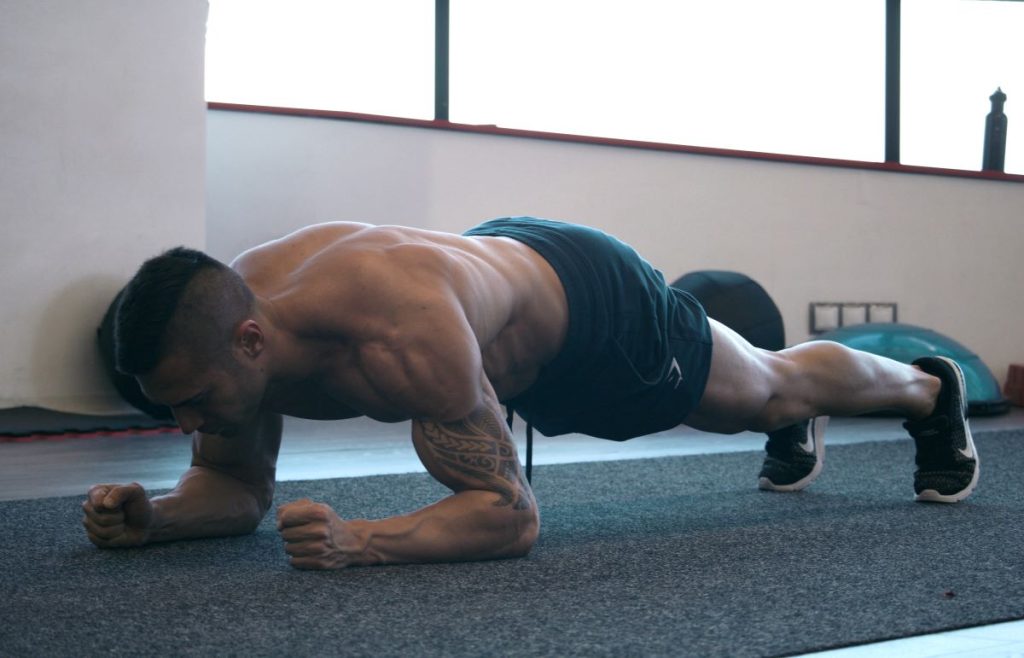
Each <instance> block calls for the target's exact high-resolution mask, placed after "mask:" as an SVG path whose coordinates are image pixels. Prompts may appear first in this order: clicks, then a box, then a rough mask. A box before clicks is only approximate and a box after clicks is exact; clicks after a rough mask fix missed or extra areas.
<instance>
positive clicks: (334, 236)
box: [231, 222, 375, 276]
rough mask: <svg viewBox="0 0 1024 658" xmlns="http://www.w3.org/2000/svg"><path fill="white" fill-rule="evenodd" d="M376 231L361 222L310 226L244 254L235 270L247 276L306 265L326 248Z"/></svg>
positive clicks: (260, 245)
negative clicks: (279, 266)
mask: <svg viewBox="0 0 1024 658" xmlns="http://www.w3.org/2000/svg"><path fill="white" fill-rule="evenodd" d="M373 228H375V227H374V226H373V225H371V224H361V223H358V222H328V223H324V224H314V225H311V226H306V227H303V228H301V229H298V230H296V231H293V232H291V233H288V234H287V235H284V236H282V237H280V238H275V239H273V240H268V241H267V242H264V243H262V244H259V245H257V246H255V247H252V248H250V249H247V250H245V251H243V252H242V253H241V254H239V255H238V256H237V257H236V258H235V259H234V260H233V261H232V262H231V267H232V268H234V269H235V270H236V271H238V272H239V273H240V274H242V276H245V275H246V272H252V271H259V270H260V269H261V268H266V267H268V266H272V265H274V264H280V263H281V262H282V261H284V262H291V263H303V262H306V261H308V260H309V259H310V258H312V257H314V256H315V255H316V254H318V253H320V252H322V251H323V250H324V249H327V248H329V247H330V246H332V245H334V244H336V243H338V242H340V241H342V240H345V239H350V238H352V237H353V236H355V235H356V234H359V233H363V232H366V231H367V230H370V229H373Z"/></svg>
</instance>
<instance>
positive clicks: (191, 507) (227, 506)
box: [147, 466, 270, 543]
mask: <svg viewBox="0 0 1024 658" xmlns="http://www.w3.org/2000/svg"><path fill="white" fill-rule="evenodd" d="M269 497H270V496H269V495H261V494H260V492H257V491H256V490H255V489H254V488H253V487H251V486H249V485H247V484H245V483H244V482H242V481H241V480H237V479H235V478H233V477H231V476H229V475H226V474H224V473H221V472H219V471H216V470H214V469H211V468H207V467H204V466H193V467H192V468H190V469H189V470H188V471H186V472H185V474H184V475H182V477H181V479H180V480H179V481H178V485H177V486H176V487H175V488H174V489H173V490H172V491H170V492H169V493H167V494H165V495H163V496H158V497H156V498H153V500H152V503H153V519H152V522H151V524H150V528H149V537H148V539H147V542H148V543H152V542H161V541H173V540H176V539H196V538H200V537H227V536H232V535H244V534H248V533H250V532H252V531H253V530H255V529H256V526H258V525H259V523H260V520H262V518H263V516H264V514H266V510H267V507H268V506H269Z"/></svg>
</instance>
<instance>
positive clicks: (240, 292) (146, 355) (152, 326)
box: [114, 247, 252, 375]
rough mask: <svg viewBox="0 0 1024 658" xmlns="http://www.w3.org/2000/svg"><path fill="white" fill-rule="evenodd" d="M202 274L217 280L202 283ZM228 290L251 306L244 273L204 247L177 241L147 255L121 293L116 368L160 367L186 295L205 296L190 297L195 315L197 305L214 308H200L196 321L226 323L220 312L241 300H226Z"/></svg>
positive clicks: (208, 324)
mask: <svg viewBox="0 0 1024 658" xmlns="http://www.w3.org/2000/svg"><path fill="white" fill-rule="evenodd" d="M207 275H213V276H212V277H208V276H207ZM201 280H209V281H212V282H213V285H202V286H198V285H197V283H198V282H200V281H201ZM224 284H226V285H224ZM225 288H227V290H225ZM225 293H226V294H227V296H228V297H229V298H234V299H235V300H237V301H240V302H241V303H242V305H243V306H244V307H245V308H246V309H248V308H249V307H250V306H251V303H252V292H251V291H249V288H248V286H246V285H245V282H244V281H242V279H241V277H240V276H238V274H237V273H236V272H235V271H234V270H232V269H231V268H229V267H228V266H226V265H224V264H223V263H221V262H220V261H218V260H217V259H215V258H211V257H210V256H208V255H206V254H204V253H203V252H201V251H198V250H196V249H189V248H188V247H175V248H173V249H169V250H167V251H165V252H164V253H162V254H160V255H159V256H156V257H154V258H151V259H149V260H147V261H146V262H145V263H143V264H142V267H140V268H139V271H138V272H136V274H135V276H134V277H132V279H131V281H129V282H128V284H127V285H126V286H125V287H124V289H123V290H122V291H121V293H120V294H119V297H120V300H119V302H118V304H117V315H116V318H115V321H114V361H115V365H116V367H117V369H118V370H119V371H121V372H123V373H125V374H128V375H144V374H146V373H148V372H150V371H152V370H153V369H154V368H156V366H157V365H158V364H159V363H160V359H162V358H163V356H164V355H165V354H166V353H167V352H168V348H169V346H170V345H169V336H168V334H169V329H170V327H171V325H172V322H173V321H174V319H175V314H176V312H177V311H178V310H179V308H180V307H181V306H183V300H185V299H186V298H194V297H200V298H205V299H198V300H196V299H192V300H191V301H190V302H189V303H188V306H189V307H191V308H190V311H192V313H190V315H197V313H196V309H197V308H198V307H203V308H205V309H206V310H207V311H209V312H208V313H201V312H199V313H198V315H199V316H200V317H197V318H194V322H195V323H196V324H198V325H205V328H207V329H211V328H212V326H211V325H214V324H216V325H222V324H223V322H216V321H215V317H216V316H217V315H221V314H222V313H221V311H223V312H228V313H230V309H231V308H232V307H237V306H238V304H231V303H225V302H227V301H228V300H226V299H225ZM213 298H216V299H213ZM232 319H234V318H232ZM201 328H202V327H201ZM207 333H209V332H207Z"/></svg>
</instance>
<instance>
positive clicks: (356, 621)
mask: <svg viewBox="0 0 1024 658" xmlns="http://www.w3.org/2000/svg"><path fill="white" fill-rule="evenodd" d="M977 443H978V449H979V452H980V454H981V458H982V469H983V471H982V478H981V484H980V485H979V488H978V491H977V492H976V493H975V495H974V496H972V497H971V498H970V499H969V500H968V501H967V502H965V503H961V504H959V505H952V506H946V505H926V504H921V503H914V502H912V500H911V496H912V490H911V482H912V477H911V474H912V470H913V466H912V462H913V446H912V443H911V442H910V441H909V440H908V441H907V442H885V443H868V444H860V445H851V446H836V447H833V448H830V450H829V454H828V462H827V464H826V467H825V472H824V474H823V475H822V478H821V479H820V480H819V481H818V482H817V483H816V484H815V485H814V486H813V487H811V488H810V489H809V490H807V491H805V492H802V493H797V494H773V493H767V492H761V491H758V490H757V489H756V488H755V482H756V477H755V475H756V473H757V469H758V467H759V466H760V458H761V456H760V454H758V453H732V454H722V455H705V456H696V457H672V458H664V459H657V460H638V461H622V462H604V463H590V464H576V465H560V466H542V467H538V468H537V469H536V471H535V473H534V479H535V489H536V491H537V496H538V499H539V501H540V504H541V512H542V516H543V529H542V533H541V539H540V541H539V542H538V544H537V546H536V547H535V549H534V551H533V552H532V553H531V555H530V556H529V557H528V558H526V559H520V560H506V561H496V562H481V563H469V564H439V565H408V566H392V567H374V568H362V569H352V570H348V571H341V572H302V571H296V570H293V569H291V568H290V567H289V566H288V565H287V563H286V560H285V555H284V552H283V549H282V547H281V544H280V541H279V539H278V537H277V534H276V532H275V530H274V528H273V525H272V524H273V519H272V518H271V517H270V516H268V518H267V520H265V522H264V524H263V526H262V527H261V528H260V529H259V530H258V531H257V533H256V534H254V535H251V536H248V537H243V538H236V539H216V540H204V541H193V542H179V543H174V544H165V545H157V546H152V547H148V548H144V549H132V550H121V551H101V550H98V549H95V548H93V547H92V546H91V545H90V544H89V543H88V542H87V540H86V539H85V536H84V533H83V532H82V529H81V527H80V525H79V519H80V509H79V503H80V500H81V499H80V498H50V499H41V500H31V501H16V502H7V503H2V504H0V532H2V533H3V537H4V542H3V543H2V545H0V619H3V623H2V624H0V655H4V656H30V655H31V656H35V655H45V656H81V655H99V654H104V655H125V656H128V655H198V654H202V655H213V654H217V655H245V656H253V655H259V656H271V655H274V656H277V655H354V656H363V655H367V656H368V655H378V656H425V655H430V656H482V655H528V656H532V655H538V656H540V655H543V656H641V655H642V656H679V655H702V656H715V655H720V656H761V655H781V654H789V653H797V652H805V651H810V650H814V649H821V648H826V647H834V646H841V645H845V644H851V643H860V642H867V641H875V640H882V639H888V638H893V637H900V636H906V635H912V634H919V633H926V632H933V631H937V630H943V629H951V628H959V627H964V626H971V625H977V624H981V623H988V622H994V621H1000V620H1006V619H1017V618H1022V617H1024V551H1022V550H1021V546H1022V545H1024V541H1022V540H1024V497H1022V495H1021V491H1020V489H1021V479H1022V478H1021V473H1022V469H1024V431H1015V432H997V433H992V434H987V435H984V436H981V437H978V439H977ZM444 491H445V490H444V489H442V488H441V487H440V485H437V484H436V483H434V482H433V481H432V480H431V479H430V478H429V476H427V475H398V476H378V477H369V478H354V479H345V480H322V481H313V482H289V483H282V484H280V485H279V488H278V493H277V500H278V502H279V503H281V502H286V501H289V500H292V499H295V498H300V497H305V496H308V497H311V498H313V499H315V500H321V501H324V502H328V503H330V504H331V505H333V506H334V508H335V509H336V510H337V511H338V512H339V513H340V514H341V515H343V516H347V517H349V518H352V517H357V516H358V517H376V516H380V515H388V514H393V513H399V512H403V511H408V510H410V509H411V508H412V507H413V506H414V505H422V504H426V503H429V502H432V501H433V500H436V499H437V497H439V496H441V495H443V494H444Z"/></svg>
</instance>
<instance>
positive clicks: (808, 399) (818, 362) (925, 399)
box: [684, 320, 942, 434]
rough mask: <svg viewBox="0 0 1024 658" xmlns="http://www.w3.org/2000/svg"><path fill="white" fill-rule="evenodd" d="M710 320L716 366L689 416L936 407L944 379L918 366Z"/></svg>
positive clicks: (715, 428) (915, 415)
mask: <svg viewBox="0 0 1024 658" xmlns="http://www.w3.org/2000/svg"><path fill="white" fill-rule="evenodd" d="M710 322H711V335H712V341H713V349H712V354H711V372H710V373H709V375H708V383H707V387H706V388H705V390H704V395H703V397H702V398H701V401H700V404H699V405H698V407H697V409H696V410H695V411H694V412H693V413H692V414H690V416H688V417H687V418H686V420H685V421H684V422H685V423H686V424H687V425H689V426H691V427H694V428H696V429H699V430H704V431H707V432H718V433H722V434H733V433H736V432H743V431H754V432H771V431H773V430H778V429H781V428H783V427H787V426H789V425H793V424H795V423H798V422H801V421H804V420H807V419H808V418H813V417H815V416H856V415H860V414H864V413H869V412H872V411H879V410H882V409H892V410H895V411H897V412H899V413H900V414H901V415H903V416H904V417H906V418H908V419H921V418H925V417H927V416H928V415H929V414H930V413H931V412H932V411H933V409H934V408H935V403H936V400H937V397H938V394H939V390H940V388H941V385H942V382H941V381H940V380H939V378H938V377H934V376H932V375H929V374H927V373H925V372H923V371H922V370H920V369H919V368H915V367H914V366H909V365H906V364H903V363H899V362H897V361H893V360H892V359H887V358H885V357H881V356H876V355H874V354H869V353H867V352H860V351H857V350H852V349H850V348H848V347H846V346H844V345H840V344H839V343H832V342H828V341H813V342H810V343H803V344H801V345H797V346H795V347H791V348H789V349H785V350H782V351H780V352H770V351H767V350H762V349H758V348H756V347H754V346H752V345H751V344H750V343H748V342H747V341H746V340H744V339H743V337H741V336H740V335H739V334H737V333H736V332H734V331H733V330H732V329H729V328H728V327H726V326H725V325H723V324H721V323H720V322H716V321H715V320H710Z"/></svg>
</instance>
